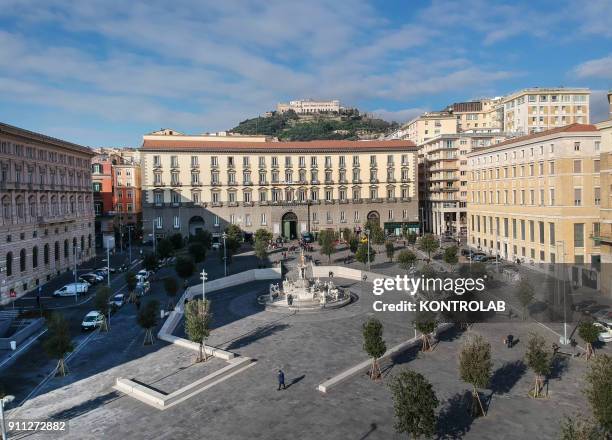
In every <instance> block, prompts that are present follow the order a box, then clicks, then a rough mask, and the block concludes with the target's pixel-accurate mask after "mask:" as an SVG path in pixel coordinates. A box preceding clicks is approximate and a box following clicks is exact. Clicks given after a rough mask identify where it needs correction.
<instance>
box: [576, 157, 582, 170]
mask: <svg viewBox="0 0 612 440" xmlns="http://www.w3.org/2000/svg"><path fill="white" fill-rule="evenodd" d="M574 173H582V160H580V159H576V160H574Z"/></svg>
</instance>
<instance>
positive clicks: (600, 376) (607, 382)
mask: <svg viewBox="0 0 612 440" xmlns="http://www.w3.org/2000/svg"><path fill="white" fill-rule="evenodd" d="M586 383H587V387H586V390H585V394H586V397H587V400H588V401H589V404H590V405H591V410H592V411H593V417H594V418H595V420H596V421H597V423H598V424H599V426H600V427H601V429H602V430H603V431H604V432H605V433H606V435H608V436H610V435H612V356H610V355H609V354H599V355H597V356H594V357H593V360H592V361H591V363H590V367H589V370H588V371H587V374H586ZM601 438H602V439H603V438H605V437H603V436H602V437H601Z"/></svg>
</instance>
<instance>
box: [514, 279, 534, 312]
mask: <svg viewBox="0 0 612 440" xmlns="http://www.w3.org/2000/svg"><path fill="white" fill-rule="evenodd" d="M534 297H535V292H534V291H533V287H532V286H531V283H530V282H529V281H528V280H526V279H522V280H521V282H520V283H519V285H518V289H516V298H517V299H518V301H519V303H521V307H522V308H523V320H525V319H527V308H528V307H529V304H531V303H532V302H533V298H534Z"/></svg>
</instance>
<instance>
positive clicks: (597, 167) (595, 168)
mask: <svg viewBox="0 0 612 440" xmlns="http://www.w3.org/2000/svg"><path fill="white" fill-rule="evenodd" d="M593 171H595V172H596V173H599V172H600V171H601V167H600V165H599V160H594V161H593Z"/></svg>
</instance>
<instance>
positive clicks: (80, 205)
mask: <svg viewBox="0 0 612 440" xmlns="http://www.w3.org/2000/svg"><path fill="white" fill-rule="evenodd" d="M78 200H79V212H83V196H79V199H78Z"/></svg>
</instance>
